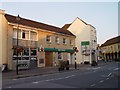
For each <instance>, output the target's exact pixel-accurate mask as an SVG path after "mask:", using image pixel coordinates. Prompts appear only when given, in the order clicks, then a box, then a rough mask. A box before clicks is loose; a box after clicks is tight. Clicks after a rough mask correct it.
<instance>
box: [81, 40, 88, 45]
mask: <svg viewBox="0 0 120 90" xmlns="http://www.w3.org/2000/svg"><path fill="white" fill-rule="evenodd" d="M81 45H89V41H83V42H81Z"/></svg>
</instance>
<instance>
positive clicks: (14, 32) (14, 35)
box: [13, 28, 21, 38]
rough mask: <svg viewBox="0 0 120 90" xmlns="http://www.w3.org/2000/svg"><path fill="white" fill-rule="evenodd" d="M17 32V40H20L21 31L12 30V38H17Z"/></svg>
mask: <svg viewBox="0 0 120 90" xmlns="http://www.w3.org/2000/svg"><path fill="white" fill-rule="evenodd" d="M17 31H18V38H21V30H18V29H15V28H14V29H13V38H17Z"/></svg>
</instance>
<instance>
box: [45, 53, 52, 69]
mask: <svg viewBox="0 0 120 90" xmlns="http://www.w3.org/2000/svg"><path fill="white" fill-rule="evenodd" d="M52 62H53V61H52V52H45V66H46V67H50V66H52V65H53V63H52Z"/></svg>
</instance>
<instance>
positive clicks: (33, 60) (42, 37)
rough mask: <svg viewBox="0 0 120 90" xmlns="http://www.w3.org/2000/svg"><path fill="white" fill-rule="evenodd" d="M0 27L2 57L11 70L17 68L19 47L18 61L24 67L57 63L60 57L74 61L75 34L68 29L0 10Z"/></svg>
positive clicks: (3, 62)
mask: <svg viewBox="0 0 120 90" xmlns="http://www.w3.org/2000/svg"><path fill="white" fill-rule="evenodd" d="M1 22H2V23H1ZM0 27H2V28H1V29H0V34H1V33H2V38H0V41H1V43H2V46H0V49H1V50H2V52H0V53H2V58H1V60H2V65H6V66H7V68H8V69H11V70H13V69H16V61H17V50H18V51H19V53H18V64H19V65H21V66H23V68H24V67H27V68H34V67H51V66H56V65H57V64H58V61H59V60H69V63H70V64H73V63H74V52H75V50H74V49H73V47H74V46H75V38H76V36H75V35H73V34H72V33H71V32H70V31H68V30H64V29H61V28H59V27H56V26H52V25H47V24H44V23H41V22H37V21H33V20H29V19H25V18H22V17H20V19H19V20H17V16H13V15H9V14H6V13H5V11H3V10H0ZM17 35H18V48H17Z"/></svg>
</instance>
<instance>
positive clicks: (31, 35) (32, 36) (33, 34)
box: [30, 31, 37, 41]
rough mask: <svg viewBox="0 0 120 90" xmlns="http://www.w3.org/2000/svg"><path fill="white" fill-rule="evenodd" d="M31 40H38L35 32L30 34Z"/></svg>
mask: <svg viewBox="0 0 120 90" xmlns="http://www.w3.org/2000/svg"><path fill="white" fill-rule="evenodd" d="M30 39H31V40H34V41H36V40H37V33H36V32H34V31H31V32H30Z"/></svg>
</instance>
